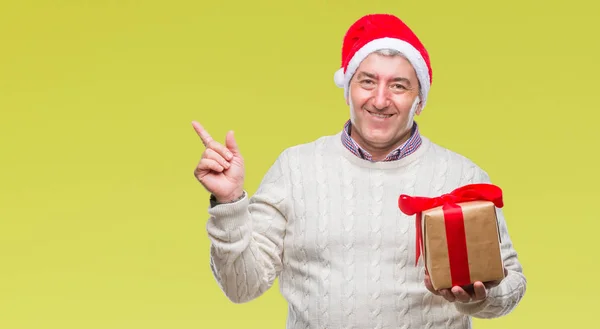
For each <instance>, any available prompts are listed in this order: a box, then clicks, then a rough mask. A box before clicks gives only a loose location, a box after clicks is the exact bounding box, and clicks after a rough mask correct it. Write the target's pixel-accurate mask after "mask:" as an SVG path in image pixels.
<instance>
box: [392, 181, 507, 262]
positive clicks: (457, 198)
mask: <svg viewBox="0 0 600 329" xmlns="http://www.w3.org/2000/svg"><path fill="white" fill-rule="evenodd" d="M478 200H481V201H491V202H493V203H494V205H495V206H496V207H498V208H502V207H503V205H504V204H503V201H502V190H501V189H500V188H499V187H498V186H496V185H492V184H470V185H465V186H462V187H459V188H457V189H455V190H454V191H452V192H450V193H447V194H443V195H440V196H438V197H433V198H428V197H419V196H408V195H405V194H402V195H400V198H398V207H399V208H400V210H401V211H402V212H403V213H405V214H406V215H409V216H412V215H414V214H416V215H417V216H416V229H417V246H416V247H417V255H416V260H415V265H416V264H417V263H418V262H419V257H420V256H421V249H422V248H423V241H422V236H421V213H422V212H423V211H425V210H428V209H432V208H435V207H439V206H444V214H445V215H448V216H447V217H452V215H457V214H458V215H459V216H458V217H459V218H460V221H456V222H458V224H460V225H463V226H459V227H458V229H459V231H460V229H461V228H462V236H463V237H464V222H462V211H461V208H460V207H459V206H457V205H456V204H457V203H460V202H468V201H478ZM454 217H456V216H454ZM459 233H460V232H459ZM459 242H460V241H459ZM457 244H459V245H460V243H457ZM464 245H465V247H466V241H465V242H464ZM464 249H466V248H464ZM465 252H466V251H465Z"/></svg>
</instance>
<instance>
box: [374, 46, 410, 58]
mask: <svg viewBox="0 0 600 329" xmlns="http://www.w3.org/2000/svg"><path fill="white" fill-rule="evenodd" d="M375 53H377V54H379V55H382V56H401V57H404V58H406V56H405V55H404V54H403V53H402V52H400V51H398V50H396V49H390V48H385V49H379V50H377V51H375Z"/></svg>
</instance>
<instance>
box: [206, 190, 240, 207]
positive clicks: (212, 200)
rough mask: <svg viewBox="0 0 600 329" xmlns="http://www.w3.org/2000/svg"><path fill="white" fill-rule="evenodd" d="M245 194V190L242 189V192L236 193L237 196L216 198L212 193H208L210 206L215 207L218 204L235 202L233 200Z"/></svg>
mask: <svg viewBox="0 0 600 329" xmlns="http://www.w3.org/2000/svg"><path fill="white" fill-rule="evenodd" d="M245 196H246V191H242V193H241V194H238V196H237V197H234V198H227V199H223V200H218V199H217V197H216V196H215V195H214V194H211V195H210V206H211V208H212V207H215V206H217V205H220V204H227V203H235V202H238V201H240V200H242V199H243V198H244V197H245Z"/></svg>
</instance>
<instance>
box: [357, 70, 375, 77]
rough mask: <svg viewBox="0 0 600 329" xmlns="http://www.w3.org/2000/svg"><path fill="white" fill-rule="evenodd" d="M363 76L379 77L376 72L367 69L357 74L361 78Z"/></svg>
mask: <svg viewBox="0 0 600 329" xmlns="http://www.w3.org/2000/svg"><path fill="white" fill-rule="evenodd" d="M363 76H365V77H367V78H371V79H377V76H376V75H375V74H373V73H369V72H365V71H360V72H359V73H358V75H357V77H359V78H362V77H363Z"/></svg>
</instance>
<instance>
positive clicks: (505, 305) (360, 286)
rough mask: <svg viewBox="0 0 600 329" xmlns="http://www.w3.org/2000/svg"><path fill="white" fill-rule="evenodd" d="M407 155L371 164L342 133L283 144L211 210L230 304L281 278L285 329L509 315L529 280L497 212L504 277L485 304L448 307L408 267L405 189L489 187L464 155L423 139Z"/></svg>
mask: <svg viewBox="0 0 600 329" xmlns="http://www.w3.org/2000/svg"><path fill="white" fill-rule="evenodd" d="M422 138H423V143H422V145H421V146H420V147H419V149H418V150H417V151H416V152H414V153H413V154H411V155H409V156H407V157H405V158H402V159H400V160H397V161H391V162H369V161H367V160H363V159H360V158H358V157H356V156H355V155H353V154H352V153H351V152H350V151H348V150H347V149H346V148H344V147H343V145H342V143H341V141H340V135H339V134H337V135H334V136H326V137H322V138H320V139H318V140H316V141H314V142H311V143H307V144H303V145H298V146H294V147H290V148H288V149H286V150H285V151H284V152H282V153H281V154H280V156H279V157H278V158H277V160H276V161H275V163H274V164H273V165H272V167H271V168H270V169H269V171H268V172H267V174H266V175H265V176H264V179H263V181H262V182H261V184H260V186H259V188H258V190H257V191H256V193H255V194H254V195H253V196H252V197H251V198H248V197H247V196H245V197H244V198H242V199H241V200H239V201H236V202H234V203H229V204H220V205H216V206H214V207H212V208H209V214H210V218H209V220H208V224H207V231H208V235H209V238H210V241H211V264H210V265H211V269H212V271H213V274H214V277H215V279H216V281H217V282H218V284H219V285H220V287H221V289H222V290H223V292H224V293H225V295H226V296H227V297H228V298H229V299H230V300H231V301H233V302H235V303H244V302H248V301H251V300H253V299H255V298H257V297H259V296H260V295H261V294H263V293H264V292H265V291H266V290H267V289H269V288H270V287H271V286H272V285H273V283H274V281H275V279H276V278H279V285H280V290H281V293H282V294H283V297H284V298H285V299H286V300H287V302H288V305H289V306H288V318H287V326H286V327H287V328H289V329H301V328H302V329H309V328H310V329H338V328H339V329H342V328H355V329H362V328H364V329H375V328H471V318H472V317H477V318H494V317H499V316H503V315H506V314H508V313H509V312H511V311H512V310H513V309H514V308H515V307H516V306H517V304H518V302H519V301H520V300H521V298H522V297H523V295H524V293H525V287H526V279H525V277H524V275H523V273H522V268H521V265H520V263H519V261H518V258H517V253H516V252H515V250H514V248H513V245H512V242H511V240H510V237H509V234H508V231H507V227H506V223H505V220H504V217H503V214H502V211H501V209H498V219H499V225H500V233H501V241H502V248H501V250H502V256H503V258H504V263H505V267H506V268H507V269H508V271H509V272H508V276H507V277H506V278H505V279H504V280H503V281H502V283H501V284H500V285H499V286H497V287H494V288H492V289H490V291H489V297H488V298H487V299H486V300H484V301H479V302H471V303H459V302H455V303H450V302H448V301H446V300H445V299H443V298H442V297H439V296H436V295H433V294H431V293H430V292H428V290H427V289H426V288H425V285H424V283H423V280H424V267H423V261H422V259H421V260H420V263H419V265H418V266H415V229H414V226H415V225H414V216H412V217H409V216H406V215H404V214H402V213H401V212H400V210H399V209H398V205H397V202H398V197H399V195H400V194H402V193H406V194H411V195H422V196H437V195H440V194H443V193H447V192H450V191H451V190H453V189H455V188H457V187H459V186H462V185H465V184H470V183H477V182H489V178H488V175H487V174H486V172H484V171H483V170H482V169H481V168H479V167H478V166H477V165H476V164H474V163H473V162H472V161H470V160H469V159H467V158H465V157H463V156H461V155H459V154H457V153H454V152H452V151H449V150H447V149H445V148H443V147H441V146H439V145H437V144H435V143H433V142H431V141H430V140H429V139H427V138H426V137H422Z"/></svg>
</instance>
